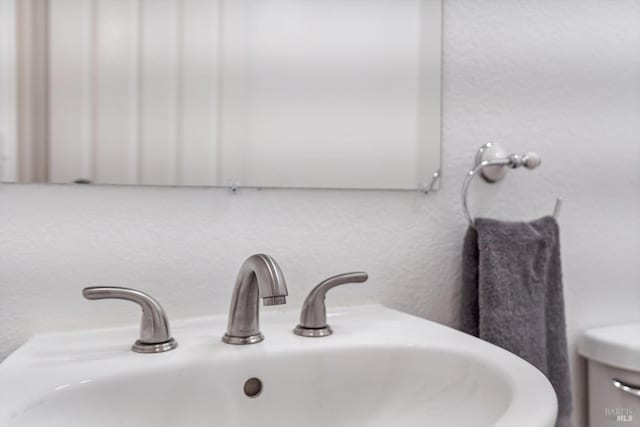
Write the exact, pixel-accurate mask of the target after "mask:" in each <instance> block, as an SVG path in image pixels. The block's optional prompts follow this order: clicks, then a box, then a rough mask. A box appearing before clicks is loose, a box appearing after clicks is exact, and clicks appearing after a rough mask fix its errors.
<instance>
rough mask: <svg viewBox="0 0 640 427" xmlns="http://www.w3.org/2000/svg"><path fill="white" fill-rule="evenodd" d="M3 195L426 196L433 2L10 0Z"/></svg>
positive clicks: (434, 82)
mask: <svg viewBox="0 0 640 427" xmlns="http://www.w3.org/2000/svg"><path fill="white" fill-rule="evenodd" d="M1 8H2V9H1V10H0V19H1V20H2V22H1V23H0V27H2V28H3V29H2V32H3V35H2V39H1V41H0V43H1V44H0V54H1V55H2V57H3V58H2V61H1V63H2V70H1V72H2V78H1V79H0V85H1V86H0V93H1V94H2V103H1V104H2V105H1V106H0V144H1V145H0V147H1V150H2V152H1V153H2V159H3V161H2V178H3V181H5V182H51V183H73V182H82V183H92V184H131V185H190V186H230V185H233V186H240V187H242V186H248V187H305V188H356V189H358V188H359V189H412V190H415V189H418V188H420V187H421V186H423V185H429V184H430V183H431V180H432V176H433V174H434V172H436V171H438V170H439V168H440V91H441V88H440V86H441V82H440V80H441V0H3V5H2V7H1Z"/></svg>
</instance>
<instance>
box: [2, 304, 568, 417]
mask: <svg viewBox="0 0 640 427" xmlns="http://www.w3.org/2000/svg"><path fill="white" fill-rule="evenodd" d="M261 316H262V319H261V329H262V331H263V333H264V334H265V337H266V339H265V341H263V342H262V343H259V344H254V345H246V346H232V345H228V344H224V343H222V342H221V341H220V337H221V335H222V334H223V332H224V330H225V327H226V317H223V316H219V317H208V318H198V319H188V320H183V321H180V322H174V325H173V336H174V337H175V338H176V339H177V340H178V342H179V347H178V348H177V349H176V350H174V351H170V352H167V353H162V354H137V353H133V352H131V351H130V350H129V347H130V345H131V343H132V341H133V340H135V338H136V335H137V328H119V329H108V330H97V331H84V332H78V333H66V334H54V335H41V336H36V337H34V338H33V339H31V340H30V341H29V342H28V343H27V344H25V345H24V346H23V347H21V348H20V349H18V350H17V351H16V352H15V353H14V354H12V355H11V356H10V357H9V358H7V359H6V360H5V361H4V362H3V363H2V364H0V406H1V407H0V427H18V426H20V427H27V426H28V427H39V426H42V427H45V426H46V427H63V426H64V427H94V426H95V427H98V426H99V427H103V426H104V427H107V426H108V427H116V426H117V427H134V426H135V427H163V426H167V427H169V426H176V427H178V426H180V427H183V426H184V427H201V426H202V427H204V426H207V427H211V426H239V427H242V426H256V425H259V426H273V427H276V426H277V427H300V426H311V427H313V426H318V427H319V426H332V427H341V426H344V427H360V426H371V427H373V426H379V427H390V426H393V427H405V426H406V427H409V426H420V427H426V426H434V427H447V426H451V427H457V426H460V427H462V426H464V427H468V426H474V427H485V426H487V427H488V426H495V427H513V426H518V427H552V426H553V425H554V422H555V416H556V398H555V394H554V392H553V389H552V388H551V385H550V384H549V382H548V381H547V380H546V378H545V377H544V376H543V375H542V374H541V373H540V372H539V371H538V370H536V369H535V368H533V367H532V366H531V365H529V364H528V363H526V362H525V361H523V360H522V359H519V358H518V357H516V356H514V355H512V354H510V353H508V352H506V351H504V350H502V349H499V348H498V347H495V346H493V345H490V344H487V343H485V342H483V341H480V340H478V339H475V338H473V337H470V336H468V335H465V334H463V333H460V332H457V331H455V330H453V329H450V328H447V327H444V326H441V325H438V324H435V323H432V322H429V321H425V320H422V319H419V318H416V317H412V316H409V315H406V314H403V313H400V312H397V311H394V310H390V309H387V308H384V307H381V306H365V307H352V308H342V309H338V310H337V311H336V310H335V309H334V310H333V314H332V315H331V314H330V315H329V323H330V325H331V326H332V327H333V330H334V332H335V333H334V335H332V336H331V337H327V338H303V337H299V336H296V335H294V334H293V333H291V330H292V329H293V327H294V326H295V325H296V323H297V320H298V319H297V316H298V312H297V311H274V310H273V309H272V310H262V313H261ZM252 377H256V378H259V379H260V380H261V381H262V384H263V389H262V393H261V394H260V395H259V396H257V397H255V398H250V397H247V396H246V395H245V394H244V391H243V386H244V383H245V381H246V380H248V379H249V378H252ZM533 402H535V403H533ZM532 405H533V406H532ZM533 407H535V410H532V408H533Z"/></svg>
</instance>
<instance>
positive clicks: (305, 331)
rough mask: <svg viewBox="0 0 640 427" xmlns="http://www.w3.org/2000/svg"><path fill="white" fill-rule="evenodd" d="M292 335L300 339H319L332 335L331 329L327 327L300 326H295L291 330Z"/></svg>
mask: <svg viewBox="0 0 640 427" xmlns="http://www.w3.org/2000/svg"><path fill="white" fill-rule="evenodd" d="M293 333H294V334H296V335H300V336H301V337H309V338H319V337H328V336H329V335H331V334H332V333H333V331H332V330H331V327H329V325H327V326H325V327H324V328H305V327H304V326H302V325H298V326H296V328H295V329H294V330H293Z"/></svg>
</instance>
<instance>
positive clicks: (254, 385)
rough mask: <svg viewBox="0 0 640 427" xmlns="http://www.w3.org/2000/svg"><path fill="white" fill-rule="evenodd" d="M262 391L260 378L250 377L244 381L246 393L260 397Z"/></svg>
mask: <svg viewBox="0 0 640 427" xmlns="http://www.w3.org/2000/svg"><path fill="white" fill-rule="evenodd" d="M260 393H262V381H260V380H259V379H258V378H249V379H248V380H247V381H246V382H245V383H244V394H246V395H247V396H249V397H258V396H260Z"/></svg>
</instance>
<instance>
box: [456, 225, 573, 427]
mask: <svg viewBox="0 0 640 427" xmlns="http://www.w3.org/2000/svg"><path fill="white" fill-rule="evenodd" d="M462 262H463V273H462V276H463V284H462V285H463V287H462V298H461V299H462V328H463V330H464V331H465V332H467V333H470V334H472V335H475V336H477V337H479V338H481V339H483V340H485V341H488V342H490V343H493V344H495V345H498V346H500V347H502V348H504V349H506V350H508V351H510V352H512V353H515V354H517V355H518V356H520V357H522V358H523V359H525V360H526V361H528V362H529V363H531V364H532V365H534V366H536V367H537V368H538V369H539V370H540V371H542V372H543V373H544V374H545V375H546V376H547V378H549V381H550V382H551V384H552V385H553V388H554V389H555V392H556V394H557V396H558V406H559V408H558V421H557V423H556V426H557V427H570V426H571V409H572V404H571V386H570V380H569V362H568V356H567V338H566V328H565V319H564V298H563V295H562V270H561V265H560V238H559V230H558V223H557V222H556V220H555V219H554V218H553V217H550V216H548V217H544V218H541V219H538V220H535V221H532V222H504V221H496V220H492V219H484V218H478V219H476V229H475V230H474V229H473V228H471V227H470V228H469V230H467V234H466V236H465V241H464V249H463V256H462Z"/></svg>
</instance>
